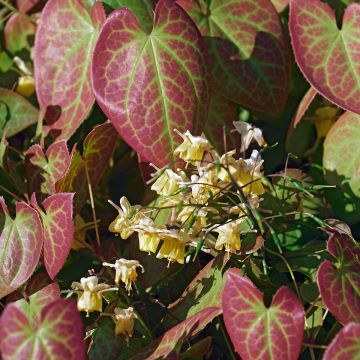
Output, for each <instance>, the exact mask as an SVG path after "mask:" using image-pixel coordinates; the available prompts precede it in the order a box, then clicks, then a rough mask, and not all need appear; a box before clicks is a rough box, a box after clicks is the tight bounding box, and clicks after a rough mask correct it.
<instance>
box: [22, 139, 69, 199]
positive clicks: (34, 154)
mask: <svg viewBox="0 0 360 360" xmlns="http://www.w3.org/2000/svg"><path fill="white" fill-rule="evenodd" d="M71 157H72V154H70V153H69V150H68V148H67V144H66V141H65V140H59V141H56V142H54V143H52V144H51V145H50V146H49V147H48V149H47V150H46V153H45V154H44V152H43V150H42V148H41V147H40V145H38V144H35V145H33V146H31V147H30V148H29V149H28V150H27V151H26V153H25V159H26V162H25V164H26V173H27V179H28V192H29V194H32V193H33V192H39V191H41V192H42V193H43V194H47V195H51V194H54V193H55V192H56V190H55V183H56V182H57V181H58V180H60V179H61V178H62V177H63V176H64V174H65V173H66V171H67V170H68V169H69V166H70V163H71Z"/></svg>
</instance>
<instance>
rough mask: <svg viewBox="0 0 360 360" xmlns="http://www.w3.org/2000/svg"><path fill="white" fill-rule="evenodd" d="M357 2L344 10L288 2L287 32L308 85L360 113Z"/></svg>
mask: <svg viewBox="0 0 360 360" xmlns="http://www.w3.org/2000/svg"><path fill="white" fill-rule="evenodd" d="M359 22H360V4H355V3H354V4H351V5H350V6H349V7H348V8H347V9H346V10H345V13H344V17H343V21H342V26H341V30H339V28H338V27H337V24H336V18H335V14H334V11H333V10H332V9H331V8H330V6H329V5H327V4H325V3H323V2H321V1H319V0H291V1H290V23H289V25H290V34H291V38H292V44H293V49H294V53H295V58H296V61H297V64H298V65H299V67H300V69H301V71H302V73H303V74H304V76H305V77H306V79H307V80H308V81H309V82H310V84H311V85H312V86H313V87H314V88H315V89H316V90H317V91H318V92H319V93H320V94H321V95H323V96H324V97H326V98H327V99H328V100H330V101H332V102H334V103H335V104H336V105H338V106H339V107H341V108H343V109H346V110H350V111H352V112H355V113H358V114H360V103H359V98H360V67H359V61H360V55H359V46H360V40H359V39H360V30H359Z"/></svg>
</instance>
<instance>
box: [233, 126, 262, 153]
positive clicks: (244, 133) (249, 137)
mask: <svg viewBox="0 0 360 360" xmlns="http://www.w3.org/2000/svg"><path fill="white" fill-rule="evenodd" d="M234 126H235V129H236V130H237V131H238V132H239V133H240V135H241V147H240V151H241V152H244V151H245V150H247V149H248V148H249V146H250V144H251V142H252V141H253V140H255V141H256V142H257V143H258V144H259V146H265V145H266V142H265V140H264V138H263V134H262V131H261V130H260V129H259V128H256V127H253V125H251V124H249V123H247V122H244V121H234Z"/></svg>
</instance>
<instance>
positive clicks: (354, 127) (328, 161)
mask: <svg viewBox="0 0 360 360" xmlns="http://www.w3.org/2000/svg"><path fill="white" fill-rule="evenodd" d="M359 138H360V115H356V114H354V113H351V112H346V113H344V114H343V115H342V116H341V117H340V118H339V119H338V121H337V122H336V123H335V124H334V125H333V126H332V128H331V129H330V132H329V133H328V135H327V137H326V139H325V143H324V157H323V165H324V168H325V169H326V179H327V182H328V183H329V184H331V185H339V186H340V187H344V186H345V185H348V186H349V187H350V189H351V191H352V192H353V194H354V195H355V196H357V197H360V176H359V175H360V174H359V171H358V169H359V166H360V148H359V143H358V141H359ZM344 159H346V161H344Z"/></svg>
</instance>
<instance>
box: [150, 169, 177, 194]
mask: <svg viewBox="0 0 360 360" xmlns="http://www.w3.org/2000/svg"><path fill="white" fill-rule="evenodd" d="M182 181H183V178H182V177H181V176H180V175H178V174H177V173H175V172H174V171H172V170H170V169H166V170H165V171H163V173H162V174H161V175H160V176H159V177H158V178H157V179H156V181H155V182H154V183H153V184H152V186H151V190H154V191H156V193H157V194H158V195H163V196H170V195H172V194H173V193H174V192H175V191H176V190H178V189H179V187H180V185H179V183H181V182H182Z"/></svg>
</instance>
